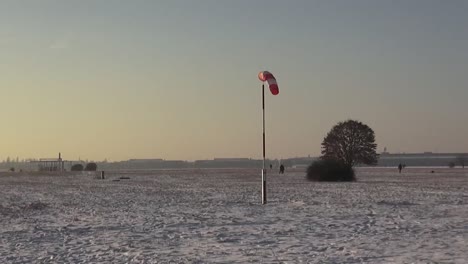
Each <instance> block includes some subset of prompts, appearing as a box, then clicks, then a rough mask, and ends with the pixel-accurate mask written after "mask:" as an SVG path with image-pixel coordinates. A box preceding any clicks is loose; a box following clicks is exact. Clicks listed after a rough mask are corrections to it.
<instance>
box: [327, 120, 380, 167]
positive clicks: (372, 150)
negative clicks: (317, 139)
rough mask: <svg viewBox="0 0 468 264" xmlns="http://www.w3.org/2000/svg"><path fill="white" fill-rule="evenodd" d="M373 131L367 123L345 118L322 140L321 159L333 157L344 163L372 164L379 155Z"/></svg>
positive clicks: (350, 164)
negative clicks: (345, 119)
mask: <svg viewBox="0 0 468 264" xmlns="http://www.w3.org/2000/svg"><path fill="white" fill-rule="evenodd" d="M376 149H377V144H376V143H375V135H374V131H373V130H372V129H371V128H370V127H369V126H367V125H365V124H363V123H361V122H359V121H355V120H347V121H345V122H340V123H338V124H336V125H335V126H334V127H333V128H332V129H331V130H330V132H328V134H327V136H326V137H325V139H324V140H323V142H322V159H334V160H338V161H341V162H343V163H344V164H345V165H348V166H351V167H352V166H354V165H357V164H367V165H373V164H376V163H377V160H378V157H379V155H378V154H377V152H376Z"/></svg>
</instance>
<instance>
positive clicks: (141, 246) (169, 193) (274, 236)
mask: <svg viewBox="0 0 468 264" xmlns="http://www.w3.org/2000/svg"><path fill="white" fill-rule="evenodd" d="M431 170H435V173H431ZM275 172H276V171H275ZM259 174H260V170H241V169H231V170H208V169H207V170H159V171H133V172H106V176H107V177H106V179H105V180H97V179H94V178H93V175H87V174H82V175H72V174H66V175H58V174H57V175H53V174H49V175H46V174H39V173H29V174H28V173H26V172H23V173H6V172H5V173H0V263H4V264H6V263H250V262H253V263H468V169H466V170H465V171H464V170H462V169H440V168H436V169H430V168H420V169H411V168H407V169H406V170H404V173H403V174H401V175H399V174H398V173H397V170H396V169H377V168H368V169H364V168H361V169H358V170H357V175H358V182H355V183H311V182H307V181H306V180H305V177H304V175H305V173H304V172H303V171H287V172H286V174H285V175H278V174H276V173H272V175H271V176H269V177H268V202H269V203H268V204H267V205H264V206H263V205H261V204H260V202H261V201H260V186H261V183H260V176H259ZM122 176H126V177H129V178H130V179H122V180H120V181H113V180H115V179H118V178H119V177H122Z"/></svg>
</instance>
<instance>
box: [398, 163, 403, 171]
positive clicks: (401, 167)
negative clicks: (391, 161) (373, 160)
mask: <svg viewBox="0 0 468 264" xmlns="http://www.w3.org/2000/svg"><path fill="white" fill-rule="evenodd" d="M401 169H403V165H401V163H400V164H398V172H399V173H401Z"/></svg>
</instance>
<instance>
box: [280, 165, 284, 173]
mask: <svg viewBox="0 0 468 264" xmlns="http://www.w3.org/2000/svg"><path fill="white" fill-rule="evenodd" d="M279 173H280V174H284V165H283V164H281V165H280V171H279Z"/></svg>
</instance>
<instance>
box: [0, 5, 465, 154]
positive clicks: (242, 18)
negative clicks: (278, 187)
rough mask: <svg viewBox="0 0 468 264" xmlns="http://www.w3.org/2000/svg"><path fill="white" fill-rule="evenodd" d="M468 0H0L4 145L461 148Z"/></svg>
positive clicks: (216, 149)
mask: <svg viewBox="0 0 468 264" xmlns="http://www.w3.org/2000/svg"><path fill="white" fill-rule="evenodd" d="M467 14H468V1H464V0H451V1H432V0H420V1H406V0H396V1H374V0H367V1H363V0H354V1H342V0H323V1H309V0H303V1H300V0H297V1H295V0H291V1H282V0H256V1H251V0H236V1H217V0H210V1H208V0H198V1H192V0H186V1H178V0H175V1H174V0H172V1H157V0H155V1H137V0H135V1H110V0H109V1H106V0H101V1H94V0H83V1H81V0H80V1H66V0H42V1H34V0H30V1H16V0H1V1H0V89H1V95H2V100H1V103H0V120H1V122H2V126H1V130H0V159H4V158H6V157H7V156H10V157H16V156H19V157H23V158H33V157H35V158H39V157H51V156H55V155H56V154H57V153H58V152H59V151H61V152H62V153H63V155H64V157H65V158H67V159H77V158H78V157H81V158H88V159H96V160H102V159H104V158H107V159H109V160H124V159H128V158H164V159H185V160H195V159H211V158H213V157H252V158H259V157H261V105H260V102H261V101H260V100H261V89H260V87H261V84H260V82H259V81H258V80H257V73H258V72H259V71H260V70H269V71H271V72H272V73H273V74H275V76H276V77H277V80H278V83H279V86H280V94H279V95H278V96H272V95H267V97H266V100H267V101H266V106H267V120H266V126H267V146H268V149H267V156H268V157H271V158H285V157H294V156H306V155H309V154H310V155H313V156H315V155H318V154H319V153H320V143H321V141H322V139H323V137H324V136H325V134H326V133H327V132H328V131H329V130H330V128H331V127H332V126H333V125H334V124H335V123H336V122H338V121H343V120H346V119H348V118H352V119H358V120H360V121H362V122H364V123H366V124H368V125H369V126H370V127H371V128H373V129H374V131H375V133H376V137H377V143H378V146H379V151H382V150H383V148H384V147H385V146H386V147H387V148H388V150H389V151H390V152H422V151H433V152H468V140H467V136H468V103H467V99H468V15H467Z"/></svg>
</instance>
